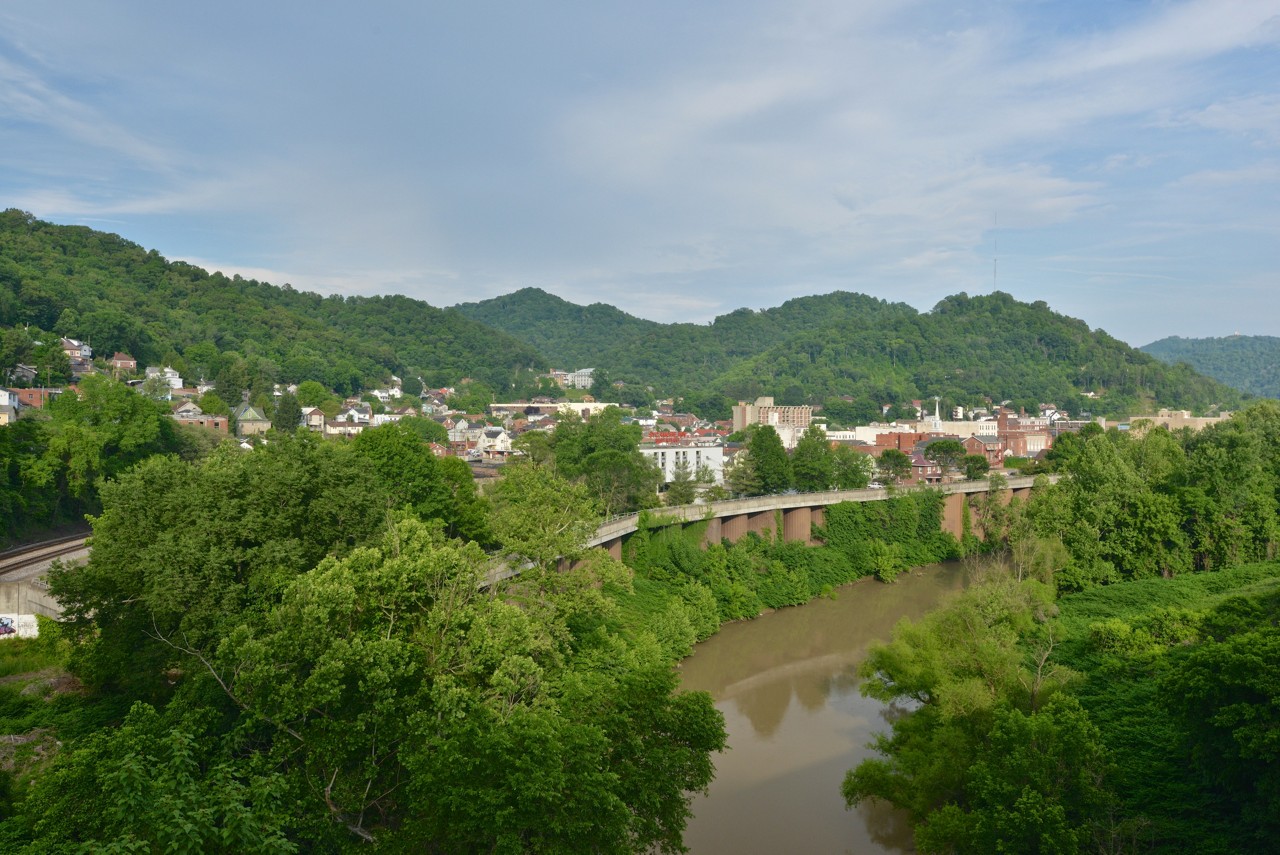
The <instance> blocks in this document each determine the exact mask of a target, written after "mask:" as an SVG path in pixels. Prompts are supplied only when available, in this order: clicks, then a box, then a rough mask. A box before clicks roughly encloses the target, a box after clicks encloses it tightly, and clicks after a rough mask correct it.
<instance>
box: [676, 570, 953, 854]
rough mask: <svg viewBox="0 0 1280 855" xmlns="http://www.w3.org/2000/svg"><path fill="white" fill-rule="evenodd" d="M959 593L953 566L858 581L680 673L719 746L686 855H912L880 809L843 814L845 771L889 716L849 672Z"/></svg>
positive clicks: (717, 644)
mask: <svg viewBox="0 0 1280 855" xmlns="http://www.w3.org/2000/svg"><path fill="white" fill-rule="evenodd" d="M962 585H963V571H962V570H961V568H960V565H959V564H958V563H955V564H944V565H936V566H932V567H925V568H919V569H916V570H913V571H911V573H909V574H908V573H904V574H902V575H901V576H900V577H899V578H898V580H897V582H895V583H894V584H892V585H885V584H882V583H880V582H876V581H874V580H871V579H864V580H861V581H859V582H855V583H854V584H852V585H847V586H845V587H843V588H841V589H840V590H839V592H838V596H837V598H836V599H834V600H821V599H820V600H814V601H813V602H811V603H809V604H807V605H804V606H798V607H795V608H789V609H782V610H780V611H777V612H773V613H771V614H767V615H763V616H761V617H759V618H756V619H755V620H752V621H744V622H739V623H732V624H729V625H726V626H724V627H723V628H721V630H720V631H719V632H718V633H716V635H714V636H713V637H711V638H710V639H708V640H707V641H704V642H703V643H701V644H699V645H698V646H697V648H696V649H695V651H694V653H693V655H692V656H690V657H689V658H687V659H685V660H684V662H683V663H682V665H681V670H682V683H683V686H684V688H686V689H700V690H703V691H707V692H710V693H711V696H712V697H713V698H714V699H715V702H716V707H717V708H718V709H719V710H720V711H721V712H722V713H724V718H725V728H726V731H727V733H728V742H729V748H728V750H726V751H725V752H724V753H723V754H719V755H717V756H716V757H715V763H716V777H715V781H713V782H712V784H711V789H710V792H709V794H708V795H707V796H698V797H696V798H695V799H694V801H693V818H692V819H691V820H690V821H689V826H688V828H687V829H686V831H685V837H684V839H685V844H686V845H688V846H689V848H690V851H691V852H692V853H694V855H718V853H725V852H732V853H734V855H751V853H761V855H765V853H768V855H773V853H778V852H796V853H810V852H812V853H852V855H863V853H907V852H913V851H914V848H913V847H912V844H911V828H910V825H909V824H908V823H907V822H906V818H905V816H903V815H902V814H900V813H899V812H898V811H896V810H894V809H892V808H889V807H888V806H886V805H868V804H863V805H860V806H859V807H858V808H856V809H855V810H846V809H845V806H844V799H843V798H841V796H840V782H841V781H842V780H843V779H844V774H845V771H846V770H848V769H849V768H850V767H852V766H855V765H857V763H858V761H860V760H862V759H863V758H864V757H868V756H871V755H872V754H873V753H874V752H872V751H870V750H868V749H867V748H866V744H867V742H869V741H870V740H871V738H872V736H873V735H874V734H875V733H877V732H884V731H887V730H888V723H887V721H886V714H887V713H888V712H889V710H888V709H887V708H886V707H885V706H884V705H883V704H881V703H879V702H878V701H873V700H871V699H869V698H864V697H862V695H861V694H859V692H858V683H859V680H858V676H857V668H858V663H859V662H861V661H862V659H863V657H864V656H865V655H866V651H867V648H868V646H869V645H870V644H871V643H872V642H874V641H885V640H888V638H889V635H890V632H891V631H892V629H893V625H894V624H895V623H897V622H898V620H899V619H901V618H903V617H912V618H915V617H919V616H921V615H923V614H924V613H925V612H927V611H929V610H930V609H932V608H934V607H935V606H936V605H937V604H938V603H939V602H940V601H941V600H942V599H943V598H944V596H945V595H946V594H947V593H948V592H951V591H955V590H959V589H960V588H961V587H962Z"/></svg>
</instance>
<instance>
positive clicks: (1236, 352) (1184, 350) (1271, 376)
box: [1141, 335, 1280, 398]
mask: <svg viewBox="0 0 1280 855" xmlns="http://www.w3.org/2000/svg"><path fill="white" fill-rule="evenodd" d="M1141 349H1142V350H1143V351H1145V352H1146V353H1149V354H1151V355H1152V356H1154V357H1155V358H1156V359H1159V360H1160V361H1162V362H1167V363H1169V364H1170V365H1173V364H1175V363H1178V362H1185V363H1187V364H1188V365H1190V366H1191V367H1192V368H1194V369H1195V370H1196V371H1199V372H1200V373H1201V374H1204V375H1206V376H1209V377H1212V378H1213V379H1215V380H1220V381H1221V382H1223V383H1226V384H1227V385H1228V386H1234V387H1235V388H1237V389H1240V390H1242V391H1244V392H1250V393H1252V394H1254V395H1261V396H1264V397H1267V398H1280V338H1276V337H1275V336H1269V335H1230V336H1224V337H1223V338H1180V337H1178V336H1176V335H1175V336H1170V337H1169V338H1162V339H1160V340H1159V341H1153V342H1151V344H1148V345H1144V346H1143V347H1142V348H1141Z"/></svg>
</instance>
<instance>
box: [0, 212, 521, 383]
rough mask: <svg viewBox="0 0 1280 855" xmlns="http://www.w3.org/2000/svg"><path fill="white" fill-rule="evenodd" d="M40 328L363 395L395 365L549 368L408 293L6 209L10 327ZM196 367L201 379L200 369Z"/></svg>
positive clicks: (491, 378)
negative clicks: (298, 279) (315, 288)
mask: <svg viewBox="0 0 1280 855" xmlns="http://www.w3.org/2000/svg"><path fill="white" fill-rule="evenodd" d="M16 324H31V325H33V326H36V327H39V328H41V329H44V330H52V331H54V332H57V333H59V334H62V335H66V336H69V337H72V338H78V339H81V340H85V341H88V342H89V343H90V344H92V345H93V347H94V350H95V351H96V352H97V353H99V354H105V355H107V356H110V355H111V353H112V352H114V351H116V350H120V351H123V352H126V353H128V354H130V355H132V356H134V357H135V358H137V359H138V361H139V364H140V365H147V364H160V363H166V364H173V363H175V362H177V361H179V360H181V361H182V362H184V363H185V365H186V368H187V370H188V371H189V372H190V373H192V374H195V375H197V377H198V375H200V374H204V375H205V376H208V377H209V378H210V379H213V378H214V377H215V376H216V374H217V373H218V371H219V370H220V369H221V368H222V367H223V363H225V362H227V361H228V360H227V358H226V354H236V355H238V356H242V357H245V358H257V360H258V361H259V362H262V361H264V360H265V361H266V362H267V363H269V368H270V367H274V368H275V373H276V374H277V376H276V378H275V379H276V380H277V381H282V382H300V381H303V380H317V381H319V382H321V383H324V384H325V385H326V386H328V387H329V388H332V389H337V390H339V391H342V392H354V391H357V390H358V389H360V388H362V387H365V386H368V385H370V384H372V383H375V382H380V381H382V380H385V379H386V377H387V375H388V374H389V373H396V374H400V375H402V376H403V375H404V374H405V373H407V372H410V371H412V372H415V373H421V374H422V375H423V376H424V377H425V378H426V379H427V381H428V382H432V383H437V382H438V383H441V384H443V383H446V382H453V381H456V380H459V379H461V378H462V377H466V376H470V377H475V378H477V379H483V380H484V381H485V382H486V383H489V384H490V385H493V386H495V387H497V388H506V387H508V386H509V385H510V383H511V382H512V380H513V378H514V377H515V376H516V375H518V374H519V373H520V372H522V371H523V370H526V369H531V368H541V367H544V366H543V363H544V360H543V359H542V358H541V357H540V356H539V355H538V354H537V353H536V352H535V351H534V350H533V349H532V348H530V347H528V346H526V345H524V344H521V343H520V342H518V341H516V340H515V339H513V338H511V337H510V336H507V335H505V334H503V333H499V332H496V331H494V330H491V329H489V328H487V327H485V326H483V325H481V324H478V323H476V322H475V321H472V320H471V319H469V318H467V317H465V316H463V315H462V314H460V313H458V312H456V311H452V310H442V309H437V308H434V307H432V306H429V305H427V304H426V303H424V302H422V301H420V300H413V299H410V298H408V297H400V296H387V297H340V296H332V297H323V296H321V295H319V294H314V293H308V292H301V291H295V290H294V289H293V288H291V287H290V286H288V285H284V286H283V287H277V286H274V285H270V284H268V283H265V282H258V281H255V280H251V279H242V278H240V277H239V276H234V277H230V278H228V277H226V276H224V275H222V274H221V273H212V274H210V273H208V272H206V271H204V270H202V269H200V268H199V267H194V266H192V265H189V264H185V263H183V262H180V261H175V262H170V261H166V260H165V259H164V258H162V257H161V256H160V255H159V254H158V253H156V252H155V251H154V250H152V251H150V252H148V251H147V250H145V249H143V248H142V247H140V246H138V245H137V244H134V243H130V242H129V241H127V240H125V239H123V238H121V237H119V236H117V235H113V234H107V233H105V232H99V231H94V230H93V229H89V228H85V227H82V226H61V225H54V224H51V223H46V222H42V221H40V220H37V219H36V218H34V217H32V216H31V215H30V214H26V213H23V212H22V211H17V210H8V211H5V212H4V213H3V214H0V325H3V326H13V325H16ZM197 377H193V378H192V379H197Z"/></svg>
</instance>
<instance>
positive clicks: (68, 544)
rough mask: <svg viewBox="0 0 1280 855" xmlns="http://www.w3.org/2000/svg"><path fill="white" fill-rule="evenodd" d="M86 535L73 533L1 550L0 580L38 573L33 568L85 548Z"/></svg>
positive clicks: (16, 578) (12, 579) (16, 579)
mask: <svg viewBox="0 0 1280 855" xmlns="http://www.w3.org/2000/svg"><path fill="white" fill-rule="evenodd" d="M86 540H88V537H87V536H86V535H82V534H80V535H73V536H72V537H64V538H60V539H58V540H46V541H45V542H43V543H35V544H30V545H28V546H22V547H18V548H17V549H10V550H7V551H5V552H0V582H12V581H18V580H20V579H25V578H29V577H31V576H33V575H36V573H35V572H33V569H32V568H35V567H41V566H47V565H48V564H49V562H51V561H53V560H54V559H55V558H63V557H65V556H67V555H74V554H75V553H78V552H83V551H84V550H85V548H86V547H85V541H86Z"/></svg>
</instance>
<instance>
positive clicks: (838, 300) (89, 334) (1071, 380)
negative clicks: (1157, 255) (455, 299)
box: [0, 210, 1242, 422]
mask: <svg viewBox="0 0 1280 855" xmlns="http://www.w3.org/2000/svg"><path fill="white" fill-rule="evenodd" d="M22 324H30V325H32V326H33V327H36V328H39V329H41V330H46V331H50V332H53V333H57V334H61V335H68V336H71V337H74V338H80V339H85V340H88V341H89V342H90V343H91V344H92V345H93V347H94V348H95V350H96V351H97V352H98V353H99V354H105V355H109V354H110V353H111V352H113V351H115V350H120V351H124V352H126V353H129V354H131V355H132V356H134V357H136V358H137V359H138V360H139V362H140V364H142V365H148V364H151V365H158V364H165V363H171V364H175V365H178V364H185V366H186V368H187V369H189V371H190V374H191V376H190V377H189V378H188V379H196V378H198V377H199V376H201V375H204V376H208V377H209V378H210V379H214V378H215V377H216V378H218V383H219V388H222V387H223V386H224V381H225V386H226V388H228V389H231V390H237V389H249V388H251V387H252V388H253V389H255V390H258V391H259V392H260V391H261V390H262V389H263V388H264V386H265V388H266V389H267V390H268V391H269V389H270V383H271V382H299V381H301V380H307V379H312V380H318V381H320V382H322V383H324V384H325V385H326V386H328V387H329V388H332V389H335V390H338V391H358V390H360V389H361V388H368V387H369V386H370V385H372V384H373V383H377V382H380V381H382V380H384V379H385V378H386V376H387V374H389V373H393V372H394V373H397V374H401V375H402V376H403V375H404V374H405V373H412V374H413V375H417V374H419V373H420V374H421V375H422V376H423V378H424V379H425V380H426V382H427V383H428V384H433V385H435V384H445V383H452V382H456V381H458V380H461V379H462V378H464V377H472V378H475V379H479V380H483V381H484V382H485V383H487V384H488V385H489V386H490V387H491V388H492V389H494V390H497V391H498V393H499V394H500V395H503V396H510V395H512V394H516V393H517V392H519V391H521V390H525V391H527V390H530V389H536V388H537V384H536V382H532V378H533V377H534V375H535V373H536V372H538V371H543V370H545V369H547V368H549V367H552V366H555V367H560V368H570V369H572V368H588V367H590V368H597V369H599V370H600V371H601V373H602V374H604V375H607V376H608V377H610V378H612V379H614V380H621V381H624V382H625V383H627V384H629V385H631V386H633V387H639V389H638V391H639V392H640V394H639V395H632V397H633V398H634V397H638V398H643V397H644V387H651V388H652V390H653V391H654V392H655V393H657V394H659V395H660V396H663V397H665V396H668V395H679V396H682V397H684V398H685V399H686V406H688V407H689V408H690V409H694V411H695V412H703V411H706V412H717V413H725V412H727V406H728V403H729V402H731V400H732V399H748V398H753V397H755V396H758V395H773V396H774V397H775V398H777V399H778V400H779V402H780V403H803V402H809V403H812V404H822V405H824V406H825V407H826V408H827V412H828V413H829V414H834V413H836V412H837V411H842V412H843V415H842V416H840V418H841V419H842V420H843V421H845V422H848V421H851V420H853V419H855V418H857V419H868V418H871V417H874V416H878V415H879V412H880V406H881V405H885V404H903V403H906V402H908V401H911V400H915V399H926V398H932V397H934V396H937V397H939V398H941V399H942V403H943V405H944V406H947V405H950V404H953V403H954V404H961V405H965V406H973V405H975V404H981V403H984V402H985V401H986V400H987V399H988V398H989V399H993V400H994V401H996V402H999V401H1002V400H1011V401H1013V402H1015V404H1018V405H1025V406H1027V407H1028V408H1029V409H1030V408H1034V407H1035V406H1037V405H1038V404H1040V403H1046V402H1051V403H1054V404H1056V405H1057V406H1059V407H1065V408H1067V409H1068V410H1069V411H1071V412H1080V411H1081V410H1092V411H1093V412H1094V413H1095V414H1115V415H1121V414H1126V415H1127V414H1129V413H1133V412H1143V411H1148V410H1150V409H1152V408H1153V407H1156V406H1170V407H1179V408H1186V409H1192V410H1196V411H1201V412H1203V411H1206V410H1209V409H1211V408H1215V407H1220V408H1228V409H1229V408H1234V407H1236V406H1238V405H1239V404H1240V403H1241V400H1242V395H1241V393H1239V392H1238V391H1236V390H1234V389H1231V388H1229V387H1227V386H1225V385H1223V384H1221V383H1218V382H1216V381H1214V380H1210V379H1209V378H1206V377H1203V376H1201V375H1199V374H1197V373H1196V372H1195V371H1193V370H1192V369H1191V368H1189V367H1187V366H1185V365H1174V366H1169V365H1166V364H1164V363H1162V362H1160V361H1159V360H1157V359H1155V358H1154V357H1153V356H1150V355H1148V354H1145V353H1142V352H1140V351H1137V350H1134V349H1133V348H1131V347H1129V346H1128V345H1125V344H1124V343H1122V342H1119V341H1117V340H1115V339H1114V338H1112V337H1111V336H1108V335H1107V334H1106V333H1105V332H1103V331H1101V330H1097V331H1094V330H1090V328H1089V327H1088V325H1086V324H1085V323H1084V322H1082V321H1079V320H1076V319H1074V318H1068V317H1065V316H1062V315H1059V314H1057V313H1055V312H1053V311H1052V310H1051V309H1050V308H1049V307H1048V306H1047V305H1046V304H1044V303H1043V302H1037V303H1031V304H1028V303H1021V302H1019V301H1017V300H1015V299H1013V297H1011V296H1009V295H1008V294H1003V293H999V292H997V293H994V294H989V295H984V296H977V297H969V296H967V295H965V294H957V295H955V296H952V297H948V298H946V299H944V300H942V301H941V302H940V303H938V305H937V306H935V307H934V308H933V309H932V310H931V311H929V312H919V311H917V310H916V309H914V308H912V307H911V306H908V305H906V304H904V303H892V302H889V301H886V300H881V299H878V298H875V297H869V296H867V295H864V294H855V293H849V292H842V291H837V292H833V293H829V294H822V295H817V296H810V297H799V298H796V299H793V300H788V301H787V302H785V303H783V304H782V305H780V306H777V307H774V308H770V309H765V310H761V311H756V310H752V309H738V310H736V311H733V312H729V313H728V314H725V315H721V316H720V317H718V318H716V319H715V320H714V321H713V322H712V323H710V324H688V323H682V324H662V323H657V322H654V321H648V320H644V319H641V318H637V317H634V316H632V315H629V314H627V313H625V312H622V311H620V310H619V309H617V308H615V307H613V306H608V305H605V304H602V303H596V304H592V305H590V306H579V305H576V304H573V303H570V302H568V301H566V300H562V299H561V298H559V297H556V296H554V295H551V294H548V293H546V292H545V291H541V290H538V289H533V288H526V289H522V290H520V291H516V292H514V293H512V294H507V295H505V296H502V297H497V298H494V299H492V300H485V301H483V302H478V303H466V304H462V305H460V306H457V307H454V308H445V309H441V308H436V307H433V306H430V305H428V304H427V303H425V302H422V301H420V300H415V299H412V298H409V297H404V296H398V295H389V296H379V297H342V296H328V297H325V296H322V295H319V294H314V293H308V292H302V291H295V290H294V289H293V288H291V287H289V286H287V285H285V286H280V287H278V286H275V285H271V284H269V283H265V282H257V281H254V280H247V279H242V278H241V277H239V276H233V277H227V276H224V275H222V274H221V273H209V272H207V271H205V270H202V269H200V268H198V267H195V266H193V265H190V264H186V263H184V262H181V261H172V262H171V261H167V260H166V259H164V258H163V257H161V256H160V255H159V254H158V253H156V252H155V251H154V250H152V251H147V250H145V249H143V248H142V247H140V246H138V245H137V244H134V243H130V242H129V241H127V240H125V239H124V238H121V237H119V236H118V235H113V234H108V233H105V232H99V231H95V230H93V229H89V228H86V227H83V226H64V225H55V224H51V223H47V222H43V221H41V220H38V219H37V218H35V217H33V216H32V215H30V214H27V213H24V212H22V211H17V210H8V211H4V212H0V327H14V326H15V325H22ZM12 356H13V353H10V352H9V351H8V349H7V345H5V343H4V342H3V341H0V357H3V359H6V360H10V362H12V360H11V359H10V357H12ZM7 364H8V363H6V365H7ZM0 367H5V366H0ZM627 391H629V392H636V391H637V389H631V390H627ZM1085 392H1089V393H1096V394H1098V395H1100V397H1097V398H1094V397H1083V396H1082V393H1085ZM239 394H240V393H239V392H238V391H237V392H236V394H235V397H237V398H238V397H239ZM694 402H697V403H698V404H699V407H700V409H699V408H694V407H693V406H692V404H693V403H694Z"/></svg>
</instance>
